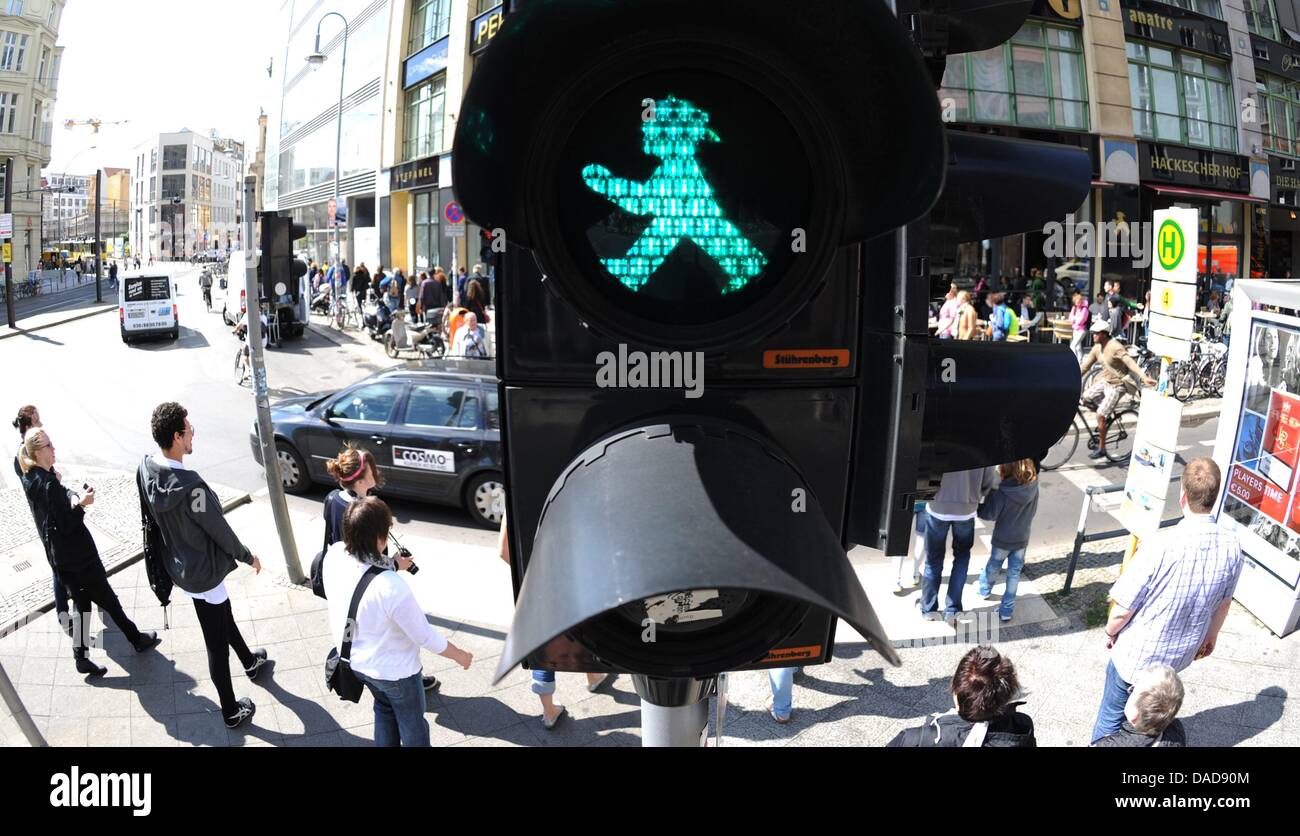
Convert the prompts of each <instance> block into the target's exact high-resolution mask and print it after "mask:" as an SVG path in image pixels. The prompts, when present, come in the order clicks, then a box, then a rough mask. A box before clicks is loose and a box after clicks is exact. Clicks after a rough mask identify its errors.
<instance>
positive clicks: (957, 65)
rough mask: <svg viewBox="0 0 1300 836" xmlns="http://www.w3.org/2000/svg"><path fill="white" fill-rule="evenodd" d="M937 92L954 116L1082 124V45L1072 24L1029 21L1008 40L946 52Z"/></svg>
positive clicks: (1029, 124)
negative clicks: (967, 50)
mask: <svg viewBox="0 0 1300 836" xmlns="http://www.w3.org/2000/svg"><path fill="white" fill-rule="evenodd" d="M939 98H940V99H941V100H942V101H944V103H945V105H951V106H952V107H953V109H954V118H955V119H956V121H959V122H1000V123H1006V124H1015V125H1024V126H1027V127H1034V128H1064V129H1069V130H1083V131H1086V130H1087V129H1088V89H1087V83H1086V80H1085V77H1084V67H1083V51H1082V47H1081V44H1080V39H1079V34H1078V32H1077V31H1076V30H1074V29H1067V28H1063V27H1055V26H1047V25H1045V24H1042V23H1038V22H1035V21H1030V22H1028V23H1026V24H1025V25H1024V26H1023V27H1021V29H1020V31H1019V32H1017V33H1016V35H1015V36H1014V37H1013V38H1012V39H1011V41H1010V43H1006V44H1002V45H1000V46H996V47H994V48H992V49H988V50H985V51H983V52H975V53H971V54H968V55H952V56H949V58H948V65H947V71H946V72H945V74H944V77H943V86H942V87H941V88H940V90H939Z"/></svg>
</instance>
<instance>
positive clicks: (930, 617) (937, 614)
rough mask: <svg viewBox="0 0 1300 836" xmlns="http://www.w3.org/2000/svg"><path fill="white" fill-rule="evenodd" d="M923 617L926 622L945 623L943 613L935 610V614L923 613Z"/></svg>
mask: <svg viewBox="0 0 1300 836" xmlns="http://www.w3.org/2000/svg"><path fill="white" fill-rule="evenodd" d="M921 617H922V618H924V619H925V620H926V621H943V612H942V611H941V610H935V611H934V612H927V613H921Z"/></svg>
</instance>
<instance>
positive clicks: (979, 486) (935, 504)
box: [926, 467, 998, 517]
mask: <svg viewBox="0 0 1300 836" xmlns="http://www.w3.org/2000/svg"><path fill="white" fill-rule="evenodd" d="M997 484H998V472H997V470H996V469H994V468H992V467H981V468H976V469H975V470H958V471H954V472H952V473H945V474H943V480H942V481H941V482H940V483H939V492H938V493H936V494H935V495H934V499H932V500H930V501H929V502H928V503H927V504H926V509H927V510H928V511H929V512H930V513H932V514H943V515H945V516H949V517H960V516H971V515H973V514H974V513H975V512H976V511H977V510H978V509H979V506H980V502H981V501H982V500H983V499H984V496H985V494H987V493H988V492H989V491H991V490H993V489H994V488H995V487H997Z"/></svg>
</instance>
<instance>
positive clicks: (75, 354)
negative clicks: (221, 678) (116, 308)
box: [0, 265, 495, 545]
mask: <svg viewBox="0 0 1300 836" xmlns="http://www.w3.org/2000/svg"><path fill="white" fill-rule="evenodd" d="M168 266H169V267H171V268H172V270H173V274H174V278H175V281H176V283H177V285H178V287H179V291H178V296H177V304H178V306H179V318H180V339H178V340H176V341H174V342H173V341H170V340H165V339H164V340H159V341H152V342H140V343H135V344H133V345H130V346H128V345H126V344H124V343H123V342H122V339H121V336H120V331H119V325H118V317H117V316H116V315H115V313H114V312H111V311H110V312H108V313H103V314H99V315H96V316H91V317H87V318H84V319H80V320H74V321H72V322H68V323H65V324H62V325H58V326H55V327H52V328H46V329H43V330H40V331H37V332H34V333H29V334H23V335H20V336H16V337H12V338H10V339H6V340H3V341H0V366H2V367H3V368H4V369H5V374H4V384H5V385H4V387H3V390H2V391H3V395H2V396H0V414H2V415H3V416H4V417H5V421H4V425H3V426H4V428H5V430H6V431H9V430H8V428H7V425H8V422H9V421H10V420H12V417H11V416H13V415H14V414H16V412H17V409H18V407H19V406H21V405H23V404H24V403H34V404H36V405H37V406H38V407H39V408H40V410H41V418H42V420H43V421H44V423H45V426H46V429H48V430H49V431H50V435H51V438H52V439H53V440H54V443H55V447H56V451H57V456H58V457H59V459H62V460H72V461H75V462H76V463H78V464H81V465H87V466H93V467H104V468H121V469H129V470H133V469H134V468H135V467H136V466H137V465H138V464H139V462H140V459H141V458H142V457H143V456H144V455H146V454H151V453H154V452H156V451H157V446H156V445H155V444H154V443H153V440H152V439H151V437H150V434H149V416H150V414H151V413H152V412H153V409H154V407H155V406H156V405H157V404H159V403H162V402H163V401H179V402H180V403H182V404H184V405H185V407H186V409H188V410H189V417H190V422H191V423H192V424H193V425H194V428H195V436H194V454H193V455H192V456H190V457H187V459H186V464H187V465H189V466H191V467H193V468H194V469H196V470H198V471H199V472H200V473H202V474H203V476H204V478H206V479H207V480H209V481H211V482H214V483H219V484H223V485H227V486H230V487H233V488H237V489H239V490H242V491H247V492H249V493H254V494H256V493H258V492H259V491H263V490H265V488H266V479H265V474H264V471H263V470H262V468H261V467H260V466H259V465H258V464H257V463H256V462H255V461H254V460H253V458H252V452H251V450H250V448H249V441H248V438H249V431H250V429H251V428H252V425H253V420H254V417H255V415H254V405H253V394H252V391H251V389H250V388H249V387H248V386H247V385H245V386H242V387H241V386H238V385H236V384H235V382H234V375H233V368H234V358H235V353H236V351H237V350H238V348H239V347H240V346H241V345H242V343H241V342H240V341H239V340H238V339H237V338H236V337H235V336H234V335H233V334H232V333H231V329H230V328H229V327H228V326H226V325H225V324H224V323H223V322H222V319H221V314H220V310H219V309H218V310H214V311H212V312H211V313H209V312H208V311H206V310H205V308H204V305H203V296H202V293H201V291H200V290H199V286H198V276H199V270H198V269H197V268H192V267H189V266H188V265H174V266H173V265H168ZM73 293H75V294H78V295H84V294H86V293H89V294H90V296H89V298H90V299H93V298H94V290H93V285H91V286H90V288H89V289H88V290H87V289H82V290H78V291H73ZM69 301H72V300H71V298H70V299H69ZM380 368H381V365H379V363H378V362H368V361H365V360H363V359H359V358H358V357H357V356H356V355H355V354H354V353H352V352H349V351H347V350H345V349H343V348H342V347H340V346H338V345H336V344H334V343H332V342H330V341H328V340H326V339H324V338H323V337H321V336H319V335H317V334H315V333H314V332H311V331H308V332H307V335H306V336H305V337H304V338H303V339H301V340H289V341H286V342H285V343H284V346H283V347H282V348H280V349H272V350H269V351H268V352H267V378H268V382H269V385H270V389H271V400H272V402H274V401H275V400H276V399H277V398H283V397H290V396H293V395H302V394H310V393H314V392H324V391H329V390H334V389H339V388H342V387H344V386H347V385H349V384H351V383H354V382H355V381H357V380H360V379H362V378H364V377H367V376H369V375H371V374H373V373H374V372H376V371H379V370H380ZM10 432H11V431H10ZM17 442H18V439H17V437H16V436H10V443H12V444H13V445H14V446H15V447H16V445H17ZM11 475H12V474H11ZM327 491H328V488H327V487H323V486H322V487H320V488H319V489H317V490H315V491H313V492H312V493H310V494H308V495H306V496H304V497H290V504H291V507H294V508H295V509H299V510H303V511H308V512H314V511H318V510H319V507H320V502H321V500H322V499H323V498H324V496H325V494H326V492H327ZM392 504H393V506H394V507H393V510H394V514H395V515H396V516H397V518H398V519H399V520H400V521H402V522H403V523H405V524H410V525H415V526H419V527H421V528H424V527H425V526H428V527H431V529H433V530H416V531H414V532H413V533H417V534H419V535H420V536H426V537H434V538H442V539H449V540H455V541H462V542H463V541H465V540H466V539H467V538H468V539H469V540H471V541H473V542H479V541H480V540H481V541H482V542H483V543H484V544H485V545H486V544H489V543H491V542H494V536H495V535H494V534H493V533H492V532H488V531H484V530H482V529H478V528H476V527H475V526H474V525H473V524H472V523H471V522H470V520H469V517H468V516H467V515H466V514H465V512H464V511H463V510H460V509H454V508H442V507H438V506H433V505H424V504H421V503H407V502H402V501H395V502H393V503H392ZM436 529H446V530H445V531H438V530H436Z"/></svg>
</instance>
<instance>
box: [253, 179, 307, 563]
mask: <svg viewBox="0 0 1300 836" xmlns="http://www.w3.org/2000/svg"><path fill="white" fill-rule="evenodd" d="M256 182H257V181H256V180H255V179H254V178H252V177H249V178H248V179H246V180H245V181H244V241H245V242H246V243H247V245H248V246H247V247H246V248H245V249H244V288H245V294H246V297H245V298H247V300H248V357H249V360H251V361H252V366H253V402H254V404H255V406H256V408H257V438H258V443H259V444H260V445H261V448H262V462H263V464H264V465H265V470H266V491H267V498H268V499H269V500H271V514H272V515H273V516H274V517H275V530H276V532H277V533H278V534H279V535H280V548H281V549H283V551H284V566H285V569H286V570H287V571H288V573H289V580H291V581H292V582H294V583H296V584H302V583H306V581H307V576H306V575H304V574H303V571H302V564H301V563H300V562H299V560H298V544H297V542H295V541H294V539H293V523H292V522H291V521H290V520H289V505H288V503H287V502H286V501H285V498H284V483H283V482H281V481H280V458H279V453H278V451H277V450H276V449H275V433H274V431H273V429H272V427H271V400H270V394H269V391H268V387H267V385H266V355H265V352H264V351H263V349H262V316H261V314H262V297H261V293H260V291H259V289H258V281H257V266H258V265H257V258H256V255H255V253H256V250H255V248H254V247H253V242H254V241H255V240H256V238H255V234H254V232H253V214H254V210H253V206H254V205H255V203H254V201H255V200H256V193H257V188H256V185H255V184H256ZM270 243H271V242H269V241H265V242H263V244H264V246H269V245H270ZM265 255H266V254H264V256H265Z"/></svg>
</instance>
